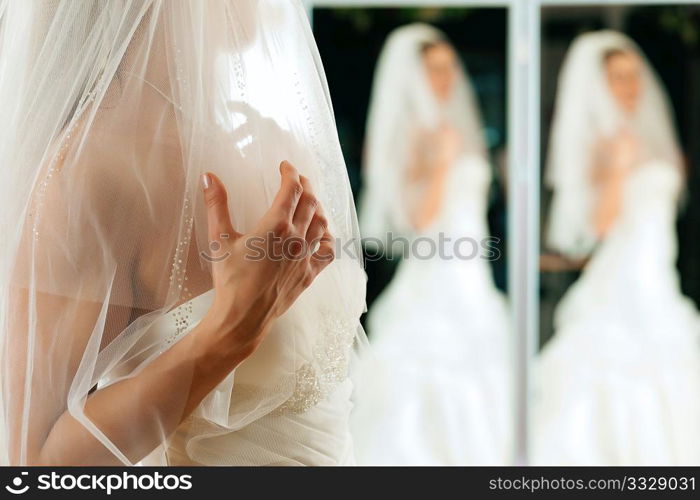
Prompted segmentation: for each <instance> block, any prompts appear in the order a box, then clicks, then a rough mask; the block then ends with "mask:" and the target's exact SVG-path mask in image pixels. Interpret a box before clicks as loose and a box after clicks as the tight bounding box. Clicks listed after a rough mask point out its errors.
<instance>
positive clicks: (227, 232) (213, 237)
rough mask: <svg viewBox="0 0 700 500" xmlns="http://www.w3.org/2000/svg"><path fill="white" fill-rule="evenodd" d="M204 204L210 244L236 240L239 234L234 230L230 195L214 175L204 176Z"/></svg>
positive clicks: (207, 174)
mask: <svg viewBox="0 0 700 500" xmlns="http://www.w3.org/2000/svg"><path fill="white" fill-rule="evenodd" d="M201 182H202V188H203V189H204V202H205V203H206V206H207V226H208V234H209V241H210V242H219V241H220V240H221V239H222V238H223V239H227V238H236V237H238V236H239V234H238V233H237V232H236V231H235V230H234V229H233V224H231V216H230V214H229V211H228V195H227V193H226V188H225V187H224V185H223V183H222V182H221V180H220V179H219V178H218V177H217V176H215V175H214V174H212V173H209V172H207V173H205V174H202V177H201Z"/></svg>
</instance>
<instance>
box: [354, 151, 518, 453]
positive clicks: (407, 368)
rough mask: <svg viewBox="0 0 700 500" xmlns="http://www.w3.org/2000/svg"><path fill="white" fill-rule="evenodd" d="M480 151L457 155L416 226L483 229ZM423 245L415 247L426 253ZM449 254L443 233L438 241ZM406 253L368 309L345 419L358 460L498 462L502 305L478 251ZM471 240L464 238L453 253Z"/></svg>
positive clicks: (504, 388) (505, 375) (506, 438)
mask: <svg viewBox="0 0 700 500" xmlns="http://www.w3.org/2000/svg"><path fill="white" fill-rule="evenodd" d="M490 180H491V173H490V168H489V166H488V164H487V163H486V161H484V160H483V159H482V158H480V157H478V156H464V157H462V158H461V159H460V160H459V161H457V162H456V163H455V164H454V165H453V167H452V170H451V171H450V174H449V178H448V179H447V180H446V186H447V192H446V193H445V197H444V205H443V207H442V209H441V212H440V214H439V216H438V217H437V219H436V220H435V221H434V222H433V224H432V225H431V226H430V228H429V229H428V230H427V231H425V232H423V233H421V234H419V235H417V237H425V236H427V237H429V238H430V239H431V240H433V241H437V240H438V232H440V231H442V232H443V233H444V235H445V236H446V237H449V238H452V242H454V241H455V240H456V239H458V238H460V237H464V236H468V237H470V238H472V239H474V240H476V241H477V242H481V241H482V239H483V238H486V237H487V235H488V230H487V226H486V207H487V193H488V189H489V185H490ZM426 248H427V247H419V251H418V253H419V255H425V254H426V252H427V250H426ZM445 248H446V249H447V250H446V253H447V254H452V248H453V247H452V243H449V244H448V245H445ZM479 251H480V255H479V256H478V257H476V258H472V259H469V260H464V259H458V258H456V257H453V258H452V259H450V260H448V259H443V258H440V257H439V256H437V255H436V256H434V257H432V258H431V259H428V260H421V259H419V258H417V257H416V256H415V255H411V256H410V258H408V259H405V260H403V261H402V262H401V263H400V264H399V268H398V270H397V273H396V275H395V277H394V279H393V280H392V282H391V283H390V284H389V286H388V288H387V289H386V290H385V292H384V293H383V294H382V295H381V296H380V297H379V298H378V299H377V301H376V302H375V304H374V305H373V306H372V308H371V309H370V313H369V317H368V331H369V332H370V342H371V344H372V346H373V348H374V349H373V351H374V356H373V357H372V358H368V359H365V360H364V364H363V365H362V372H361V373H360V374H359V380H360V382H358V385H359V388H358V391H357V397H356V400H357V401H356V410H355V414H354V416H353V429H354V435H355V438H356V449H357V459H358V462H359V463H361V464H381V465H396V464H399V465H456V464H462V465H475V464H505V463H507V462H508V460H509V459H510V444H511V438H510V436H511V433H510V430H511V424H512V419H511V417H512V414H511V411H510V408H511V400H510V397H511V395H510V385H511V384H510V375H511V371H510V369H509V359H510V358H509V335H508V330H509V328H508V313H507V307H506V302H505V300H504V297H503V296H502V294H501V293H500V292H499V291H498V290H497V289H496V287H495V285H494V283H493V278H492V275H491V269H490V266H489V263H488V261H487V260H485V259H484V258H483V255H482V249H481V248H480V249H479ZM471 252H472V247H471V246H470V245H469V244H464V245H462V247H461V253H462V255H469V254H470V253H471Z"/></svg>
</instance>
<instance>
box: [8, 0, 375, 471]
mask: <svg viewBox="0 0 700 500" xmlns="http://www.w3.org/2000/svg"><path fill="white" fill-rule="evenodd" d="M0 116H2V117H3V119H2V128H1V129H0V169H1V172H0V230H2V234H3V239H4V241H3V244H2V245H1V246H0V248H1V250H0V252H2V253H1V254H0V265H1V266H2V267H1V268H0V294H1V295H0V313H1V316H0V321H1V324H0V327H1V329H0V355H1V356H2V357H1V358H0V359H1V364H0V370H1V371H2V372H1V375H0V381H1V387H0V391H1V395H2V397H1V399H0V405H1V409H2V412H0V425H2V427H0V440H2V441H3V442H1V443H0V444H2V448H0V463H8V461H10V457H11V456H12V457H14V458H13V459H12V461H13V462H15V463H17V462H19V463H24V462H25V461H26V448H27V443H28V442H29V441H30V440H32V439H35V438H36V436H35V435H34V433H35V432H36V431H35V429H34V427H33V424H32V422H33V420H34V415H33V413H34V412H35V411H38V410H36V407H37V405H36V404H35V403H36V401H39V400H41V399H42V398H54V399H58V400H59V401H58V405H57V406H63V407H64V408H65V409H66V410H68V411H69V412H70V414H71V415H72V416H73V417H74V418H75V419H76V420H78V421H79V422H81V423H82V424H83V425H84V426H85V427H86V428H87V429H89V430H90V432H91V433H92V434H93V435H94V436H95V438H96V439H98V440H99V441H100V442H102V443H103V445H104V446H105V447H107V448H108V449H109V450H110V451H111V452H112V453H113V454H114V455H115V456H116V457H118V458H119V459H120V460H121V461H122V462H124V463H125V464H131V463H133V462H135V461H136V460H137V459H136V458H134V457H129V456H127V455H126V454H125V453H124V452H123V450H120V449H119V447H118V446H117V445H115V444H114V442H113V440H112V439H111V438H110V431H109V429H102V428H100V427H99V426H98V425H96V424H95V422H93V421H92V420H91V419H90V418H89V417H88V416H87V415H86V414H85V412H84V405H85V401H86V399H87V397H88V395H89V393H91V391H93V390H95V388H97V390H98V391H99V389H101V388H102V387H104V386H105V385H106V384H113V383H117V382H118V381H119V380H122V379H124V378H127V377H132V376H134V375H135V374H137V373H139V371H140V370H141V369H143V367H144V366H146V365H147V364H148V363H149V362H150V361H151V360H153V359H154V358H155V357H156V356H158V354H159V353H161V352H163V351H164V350H166V349H167V348H168V347H169V346H170V345H171V344H172V343H173V342H177V340H178V335H180V334H182V333H183V332H184V331H186V328H187V324H188V322H189V321H191V320H192V319H196V318H188V317H182V316H179V317H172V318H171V317H169V311H171V310H172V309H173V308H174V307H175V306H178V305H180V304H186V303H187V302H188V301H189V300H190V299H192V298H194V297H197V296H199V295H201V294H203V293H206V292H207V291H208V290H210V289H211V284H210V283H209V280H208V279H200V278H194V276H195V275H197V273H194V274H192V273H190V270H191V269H194V268H197V269H200V270H201V269H208V267H207V266H208V262H207V261H206V259H204V258H201V257H200V255H199V252H206V251H207V250H208V248H209V247H208V245H209V242H208V241H207V232H206V219H205V217H204V216H205V214H204V206H203V201H202V199H201V190H200V187H199V182H198V179H199V176H200V174H201V173H202V172H204V171H211V172H214V173H215V174H217V175H218V176H219V177H220V178H221V179H222V180H223V182H224V183H225V185H226V186H227V188H228V190H229V205H230V211H231V214H232V220H233V225H234V227H235V228H236V229H237V230H238V231H240V232H246V231H248V230H250V229H251V228H252V227H253V225H254V224H255V223H256V222H257V221H258V220H259V218H260V216H261V215H262V214H263V213H264V212H265V210H266V209H267V208H268V207H269V205H270V203H271V201H272V197H273V196H274V194H275V193H276V191H277V189H278V187H279V173H278V166H279V163H280V161H282V160H285V159H287V160H289V161H291V162H292V163H293V164H294V165H295V166H297V167H298V169H299V170H300V171H301V173H302V174H304V175H306V176H308V177H309V178H310V179H311V182H312V183H313V184H314V188H315V190H316V192H317V194H318V196H319V198H320V200H321V202H322V203H323V204H324V206H325V207H327V212H328V215H329V219H330V225H331V231H332V232H333V234H334V235H335V236H336V237H338V238H340V239H342V240H343V242H344V243H347V242H348V241H351V240H352V239H353V238H355V241H356V242H357V244H351V245H349V246H348V245H345V246H344V251H343V253H342V255H341V254H340V253H339V255H338V259H337V260H336V262H334V263H333V264H332V265H331V266H330V267H329V268H328V269H326V270H325V271H324V272H323V273H322V274H321V275H320V276H319V277H318V278H317V281H316V282H315V283H314V284H313V285H312V287H311V288H310V289H308V290H307V291H306V292H305V293H304V294H303V295H302V296H301V297H300V299H299V300H298V301H297V303H296V304H295V305H294V306H293V307H292V308H291V309H290V310H289V311H288V313H286V314H285V316H283V317H282V318H280V319H279V320H278V321H277V323H276V324H275V325H274V327H273V329H272V331H271V332H270V334H269V336H268V337H267V338H266V340H265V341H264V343H263V345H262V346H261V347H260V349H259V350H258V351H257V352H256V353H255V354H254V355H253V357H251V358H250V359H248V360H246V361H245V362H244V363H243V364H242V365H241V366H239V368H237V369H236V371H235V372H234V373H232V374H231V375H230V376H229V377H228V378H227V379H226V380H224V382H222V383H221V384H220V386H219V387H217V389H216V390H215V391H213V392H212V393H211V394H210V395H209V396H208V397H207V398H206V399H205V401H204V402H203V404H202V405H200V407H199V408H198V409H197V410H196V411H195V414H196V416H197V417H198V421H199V422H200V423H201V425H200V426H198V427H197V426H195V427H193V429H192V432H191V436H189V439H188V443H187V451H188V453H189V455H190V456H191V457H192V458H193V459H195V460H198V461H200V462H201V463H205V464H206V463H211V462H214V461H215V459H214V458H212V456H211V455H210V454H209V453H208V444H207V440H208V439H210V438H212V437H215V436H217V435H219V434H225V433H227V432H231V431H234V430H236V429H239V428H241V427H243V426H246V425H247V424H249V423H251V422H253V421H255V420H256V419H259V418H261V417H263V416H265V415H267V414H269V413H271V412H273V411H290V412H294V411H304V409H305V408H307V407H308V406H309V405H313V404H314V402H316V401H318V400H320V399H322V398H323V397H324V396H325V395H326V394H328V393H329V391H330V390H332V388H333V387H334V385H335V384H337V383H338V382H340V381H342V380H343V379H344V378H345V377H346V372H347V359H348V356H349V352H350V350H351V347H352V345H353V343H354V342H357V341H358V339H361V338H362V333H361V328H360V326H359V315H360V314H361V312H362V310H363V308H364V280H365V277H364V272H363V270H362V266H361V263H360V259H359V258H358V255H359V252H358V245H359V238H358V229H357V223H356V220H355V216H354V205H353V200H352V196H351V192H350V189H349V183H348V180H347V174H346V171H345V165H344V162H343V158H342V155H341V151H340V147H339V143H338V140H337V136H336V132H335V123H334V118H333V114H332V109H331V105H330V99H329V94H328V89H327V86H326V82H325V77H324V73H323V69H322V67H321V63H320V59H319V56H318V54H317V51H316V47H315V43H314V40H313V37H312V34H311V31H310V28H309V26H308V21H307V19H306V14H305V11H304V9H303V7H302V6H301V4H300V2H299V1H297V0H293V1H290V0H207V1H185V0H108V1H107V0H81V1H74V0H26V1H17V0H0ZM202 274H203V275H206V276H208V273H200V274H199V275H200V276H201V275H202ZM186 315H187V314H186V311H185V316H186ZM78 316H79V317H80V318H82V319H81V324H79V325H76V321H75V318H76V317H78ZM163 318H166V319H165V320H166V321H171V323H172V332H173V334H172V336H171V337H169V338H168V339H162V338H152V337H151V336H149V335H148V331H149V327H150V326H151V325H152V324H153V323H154V322H155V321H159V320H163ZM182 384H183V386H186V385H187V384H188V381H187V380H183V381H182ZM183 392H184V391H183ZM183 397H184V396H183ZM144 404H148V402H147V401H144ZM115 411H118V409H116V408H115ZM173 411H174V412H177V411H179V409H178V408H173ZM163 439H165V436H163ZM260 453H261V454H264V453H265V450H261V452H260ZM271 453H272V452H271ZM264 460H265V459H264V457H260V461H261V462H264Z"/></svg>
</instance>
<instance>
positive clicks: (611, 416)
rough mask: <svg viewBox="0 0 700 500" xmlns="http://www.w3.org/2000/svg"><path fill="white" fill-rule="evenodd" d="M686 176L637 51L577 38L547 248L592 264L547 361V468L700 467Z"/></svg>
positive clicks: (563, 82)
mask: <svg viewBox="0 0 700 500" xmlns="http://www.w3.org/2000/svg"><path fill="white" fill-rule="evenodd" d="M682 168H683V166H682V159H681V152H680V151H679V148H678V144H677V141H676V137H675V133H674V130H673V126H672V118H671V111H670V108H669V105H668V102H667V99H666V96H665V95H664V92H663V90H662V88H661V85H660V84H659V82H658V79H657V77H656V75H655V74H654V72H653V70H652V69H651V67H650V66H649V64H648V63H647V62H646V60H645V59H644V56H643V55H642V53H641V52H640V50H639V49H638V47H637V46H636V45H635V44H634V42H632V41H631V40H630V39H628V38H627V37H625V36H624V35H622V34H620V33H616V32H611V31H602V32H595V33H589V34H585V35H582V36H581V37H580V38H578V39H577V40H576V41H575V42H574V44H573V46H572V48H571V49H570V51H569V55H568V56H567V59H566V62H565V64H564V69H563V71H562V75H561V77H560V82H559V93H558V96H557V108H556V112H555V117H554V123H553V128H552V141H551V151H550V156H549V165H548V172H547V181H548V183H549V185H550V186H551V187H552V188H553V190H554V198H553V204H552V208H551V216H550V221H549V234H548V244H549V246H550V247H551V248H553V249H555V250H558V251H560V252H561V253H563V254H564V255H567V256H573V257H580V256H582V255H586V254H587V253H589V252H593V253H592V257H591V259H590V261H589V262H588V264H587V265H586V268H585V269H584V272H583V274H582V276H581V278H580V279H579V280H578V282H577V283H575V284H574V285H573V287H572V288H571V289H570V290H569V291H568V293H567V294H566V295H565V297H564V298H563V299H562V301H561V302H560V304H559V306H558V308H557V311H556V314H555V329H556V332H555V336H554V338H553V340H552V341H551V342H550V343H549V344H547V345H546V346H545V348H544V350H543V352H542V354H541V359H540V360H539V366H538V371H537V376H538V379H537V382H538V386H537V401H536V413H535V427H534V457H533V458H534V461H535V462H536V463H540V464H553V465H561V464H595V465H652V464H656V465H659V464H675V465H679V464H686V465H689V464H695V465H697V464H700V428H699V427H698V425H697V423H698V422H699V421H700V316H698V313H697V312H696V310H695V307H694V306H693V305H692V304H691V303H690V301H689V300H688V299H686V298H685V297H684V296H683V295H681V292H680V287H679V280H678V275H677V272H676V269H675V260H676V250H677V249H676V237H675V216H676V211H677V207H678V199H679V194H680V193H681V190H682V184H683V171H682Z"/></svg>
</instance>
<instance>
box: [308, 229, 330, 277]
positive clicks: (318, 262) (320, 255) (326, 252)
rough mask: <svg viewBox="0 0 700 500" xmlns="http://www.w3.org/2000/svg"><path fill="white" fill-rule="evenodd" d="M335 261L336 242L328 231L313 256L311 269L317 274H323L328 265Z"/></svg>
mask: <svg viewBox="0 0 700 500" xmlns="http://www.w3.org/2000/svg"><path fill="white" fill-rule="evenodd" d="M334 260H335V240H334V239H333V237H332V236H331V234H330V233H329V232H328V231H326V232H325V233H324V235H323V237H322V238H321V240H320V245H319V247H318V250H316V252H315V253H314V254H313V255H312V256H311V260H310V264H311V268H312V269H313V270H314V271H315V272H316V273H319V272H321V271H322V270H323V269H324V268H325V267H326V266H328V264H330V263H331V262H333V261H334Z"/></svg>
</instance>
